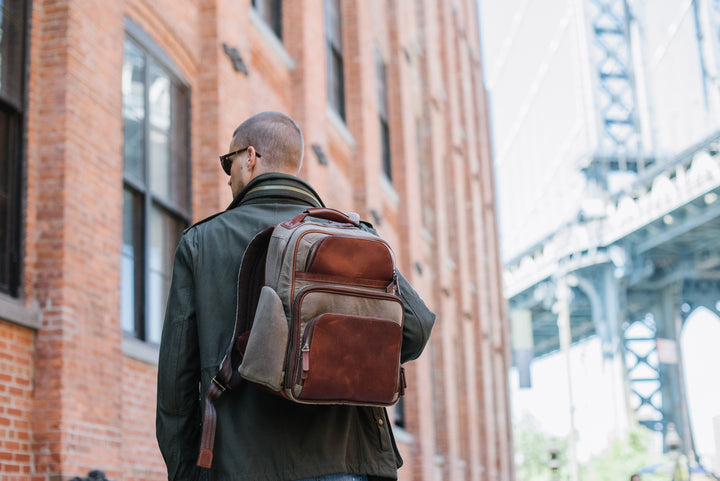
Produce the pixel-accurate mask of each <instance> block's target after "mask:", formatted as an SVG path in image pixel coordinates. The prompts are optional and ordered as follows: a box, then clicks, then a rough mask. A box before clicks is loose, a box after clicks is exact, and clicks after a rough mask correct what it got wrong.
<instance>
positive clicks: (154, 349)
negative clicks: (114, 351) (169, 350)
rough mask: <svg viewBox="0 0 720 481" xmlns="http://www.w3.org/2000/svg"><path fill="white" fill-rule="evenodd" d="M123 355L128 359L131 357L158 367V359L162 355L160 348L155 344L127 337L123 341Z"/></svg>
mask: <svg viewBox="0 0 720 481" xmlns="http://www.w3.org/2000/svg"><path fill="white" fill-rule="evenodd" d="M122 350H123V354H125V355H126V356H127V357H131V358H133V359H136V360H138V361H141V362H144V363H147V364H151V365H153V366H157V365H158V357H159V354H160V347H159V346H157V345H155V344H149V343H147V342H144V341H141V340H140V339H135V338H134V337H130V336H128V335H125V336H124V337H123V341H122Z"/></svg>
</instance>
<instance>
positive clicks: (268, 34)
mask: <svg viewBox="0 0 720 481" xmlns="http://www.w3.org/2000/svg"><path fill="white" fill-rule="evenodd" d="M249 16H250V21H251V22H252V24H253V25H254V26H255V28H257V29H258V32H260V36H262V38H263V39H264V40H265V41H266V42H267V43H268V44H269V45H270V48H272V49H273V51H275V53H276V54H277V56H278V57H279V58H280V60H282V62H283V63H284V64H285V66H286V67H287V68H288V69H290V70H294V69H295V60H293V58H292V57H291V56H290V54H289V53H288V52H287V50H285V46H284V45H283V43H282V42H281V41H280V39H279V38H277V35H275V32H273V30H272V29H271V28H270V26H269V25H268V24H267V23H265V20H263V18H262V17H261V16H260V14H259V13H258V12H257V10H255V7H253V6H252V5H251V6H250V13H249Z"/></svg>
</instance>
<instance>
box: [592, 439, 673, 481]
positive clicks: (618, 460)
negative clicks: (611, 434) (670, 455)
mask: <svg viewBox="0 0 720 481" xmlns="http://www.w3.org/2000/svg"><path fill="white" fill-rule="evenodd" d="M652 436H653V433H652V432H651V431H650V430H649V429H647V428H645V427H638V428H636V429H634V430H633V431H630V432H629V433H628V435H627V438H626V439H617V440H615V441H613V442H612V443H611V444H610V446H609V447H608V449H607V451H606V452H605V453H604V454H603V455H602V456H599V457H597V458H594V459H592V460H590V461H589V462H588V463H586V464H584V465H582V466H580V479H581V480H582V481H618V480H620V481H629V480H630V475H631V474H633V473H635V472H637V471H639V470H640V469H641V468H643V467H645V466H649V465H651V464H657V463H662V462H667V459H665V458H663V457H662V455H661V454H660V453H655V452H652V450H651V446H652V445H653V441H652ZM669 480H670V477H669V476H668V474H663V473H659V474H643V475H642V481H669Z"/></svg>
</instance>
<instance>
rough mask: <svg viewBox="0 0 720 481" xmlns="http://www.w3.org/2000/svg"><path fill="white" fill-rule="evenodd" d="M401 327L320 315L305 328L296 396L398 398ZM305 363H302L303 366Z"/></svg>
mask: <svg viewBox="0 0 720 481" xmlns="http://www.w3.org/2000/svg"><path fill="white" fill-rule="evenodd" d="M401 341H402V326H401V325H400V324H398V323H397V322H393V321H390V320H386V319H378V318H367V317H361V316H353V315H343V314H323V315H321V316H319V317H318V318H316V319H314V320H313V323H312V326H309V327H308V339H307V340H306V342H305V343H304V344H305V345H306V346H309V351H308V352H306V353H305V359H304V361H305V362H303V363H301V365H300V366H299V369H302V370H303V372H302V375H301V377H303V378H304V379H305V380H304V384H303V387H302V391H301V393H300V395H299V396H298V399H299V400H300V401H313V400H317V401H321V402H322V401H346V402H351V403H352V402H356V403H374V404H391V403H393V402H394V401H395V400H396V399H397V391H398V366H399V360H400V344H401ZM303 365H304V366H303Z"/></svg>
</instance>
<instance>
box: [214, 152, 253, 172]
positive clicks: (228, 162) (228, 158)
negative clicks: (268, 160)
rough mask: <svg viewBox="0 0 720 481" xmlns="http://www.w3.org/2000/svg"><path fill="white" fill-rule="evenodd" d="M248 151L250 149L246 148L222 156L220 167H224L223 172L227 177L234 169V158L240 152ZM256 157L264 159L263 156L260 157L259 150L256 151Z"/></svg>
mask: <svg viewBox="0 0 720 481" xmlns="http://www.w3.org/2000/svg"><path fill="white" fill-rule="evenodd" d="M247 149H248V147H245V148H244V149H240V150H236V151H234V152H229V153H227V154H224V155H221V156H220V165H221V166H222V169H223V171H224V172H225V173H226V174H227V175H230V169H231V168H232V163H233V159H232V157H233V156H234V155H236V154H239V153H240V152H244V151H246V150H247ZM255 155H257V156H258V157H262V155H260V152H258V151H257V150H256V151H255Z"/></svg>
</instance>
